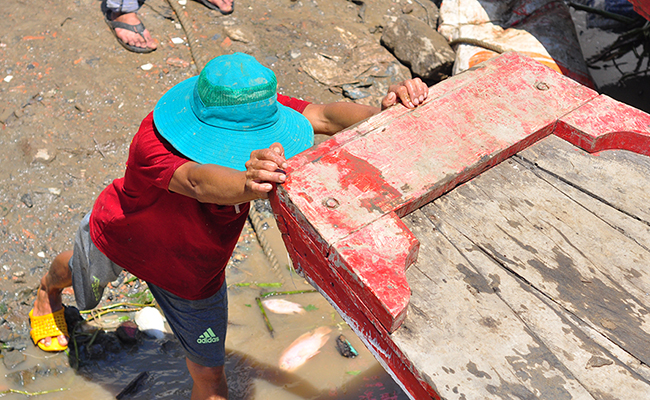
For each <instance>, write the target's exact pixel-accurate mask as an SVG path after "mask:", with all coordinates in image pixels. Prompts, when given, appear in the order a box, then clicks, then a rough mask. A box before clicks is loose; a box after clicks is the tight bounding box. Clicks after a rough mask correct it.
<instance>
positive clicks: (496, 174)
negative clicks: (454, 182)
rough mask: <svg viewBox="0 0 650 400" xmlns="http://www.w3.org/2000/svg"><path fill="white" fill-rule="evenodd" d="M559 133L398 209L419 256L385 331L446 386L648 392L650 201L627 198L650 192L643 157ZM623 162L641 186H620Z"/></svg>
mask: <svg viewBox="0 0 650 400" xmlns="http://www.w3.org/2000/svg"><path fill="white" fill-rule="evenodd" d="M557 141H558V139H557V138H551V137H549V138H547V139H545V140H544V141H542V142H540V143H539V144H537V145H535V146H533V147H531V148H530V149H529V150H527V151H525V152H522V153H520V154H518V155H517V156H515V157H513V158H512V159H511V160H508V161H507V162H505V163H502V164H501V165H499V166H497V167H495V168H493V169H492V170H490V171H487V172H485V173H483V174H482V175H481V176H480V177H477V178H475V179H473V180H472V181H470V182H468V183H466V184H464V185H462V186H460V187H457V188H456V189H455V190H454V191H452V192H450V193H448V194H447V195H445V196H443V197H442V198H440V199H438V200H436V201H434V202H432V203H430V204H429V205H427V206H425V207H423V208H422V213H414V214H412V215H409V216H407V217H404V218H403V220H404V221H405V223H406V224H407V226H409V228H410V229H411V230H412V232H413V233H414V234H415V235H416V237H417V238H418V240H419V241H420V243H421V245H420V257H419V259H418V261H417V262H416V264H415V265H414V266H413V267H412V268H411V269H410V270H409V271H408V272H407V279H408V281H409V284H410V285H411V288H412V289H413V293H412V298H411V306H410V307H409V313H408V316H407V318H406V320H405V321H404V324H403V326H402V328H401V329H400V330H398V331H397V332H395V333H394V334H393V335H392V338H393V341H394V342H395V343H396V344H398V346H399V347H400V349H401V350H402V351H403V352H404V354H406V356H407V357H409V359H411V361H412V362H413V363H414V364H415V365H417V366H418V368H421V370H420V371H421V373H422V374H423V375H424V376H426V377H427V378H428V379H431V381H432V382H434V383H435V388H436V390H438V392H439V393H440V394H441V397H443V398H449V399H451V398H458V399H460V398H468V399H469V398H512V396H517V393H519V394H522V393H530V396H531V397H530V398H544V399H556V398H568V399H571V398H591V397H583V396H585V393H588V395H589V396H592V397H593V398H596V399H611V398H625V399H627V398H630V399H631V398H634V399H637V398H639V399H641V398H647V396H648V394H649V393H650V370H649V369H648V367H647V365H648V361H649V359H648V356H649V355H650V354H649V353H648V349H649V348H650V324H649V317H650V316H649V314H648V311H650V294H649V291H648V290H647V289H648V288H650V286H649V285H650V252H648V248H649V247H650V246H648V245H649V244H650V242H648V239H649V238H650V235H648V234H647V222H646V221H645V220H644V219H643V218H642V217H640V216H639V214H642V213H643V212H644V210H645V209H646V206H645V205H644V204H643V202H642V201H640V199H639V198H637V199H635V200H631V199H628V198H627V197H630V196H631V197H634V196H640V197H641V198H646V199H647V198H648V196H647V194H648V190H650V189H648V188H650V179H649V178H648V177H650V174H647V173H646V171H647V166H648V162H647V159H646V158H645V157H643V156H639V155H635V154H631V153H627V152H623V153H622V154H621V152H618V153H614V152H606V153H603V154H601V155H600V157H594V156H593V155H588V154H585V153H584V152H582V151H578V150H577V149H576V148H575V147H573V146H571V145H568V144H567V145H566V146H563V145H560V146H558V143H557ZM538 155H539V156H540V157H539V159H537V160H536V161H533V160H534V159H535V157H536V156H538ZM536 162H540V163H542V164H544V165H545V166H547V167H549V168H551V169H553V172H548V171H547V170H546V169H545V168H541V167H537V166H536V165H535V163H536ZM586 163H588V164H589V166H590V168H588V169H584V168H583V166H584V165H585V164H586ZM625 173H627V175H629V176H628V177H629V178H630V179H632V180H638V182H637V187H638V191H635V190H633V191H632V192H628V193H627V196H623V197H621V196H620V193H621V190H624V189H626V188H627V189H628V190H629V187H628V184H629V182H628V181H627V179H626V178H620V179H618V180H616V179H615V178H614V177H616V176H618V177H620V176H622V175H626V174H625ZM599 176H603V178H604V182H603V183H605V184H604V185H601V186H599V185H598V184H597V182H598V177H599ZM605 176H607V177H608V178H606V179H605ZM594 182H596V183H595V184H594ZM581 183H584V184H585V185H586V186H585V187H582V186H581ZM590 185H593V186H597V187H596V188H593V187H590ZM591 190H597V193H598V196H594V195H593V193H592V192H591ZM605 199H607V201H603V200H605ZM623 208H625V209H626V211H625V212H622V211H621V210H620V209H623ZM424 216H426V218H425V217H424ZM428 224H429V225H428ZM631 226H634V227H635V228H634V229H631V228H630V227H631ZM487 328H490V329H492V331H491V332H490V330H489V329H487ZM426 343H429V345H427V344H426ZM432 348H433V350H432ZM524 349H528V351H525V350H524ZM533 350H534V352H533ZM513 354H516V355H517V356H515V355H513ZM475 360H479V361H475ZM479 366H480V367H479ZM475 367H476V368H475ZM551 367H552V368H551ZM549 368H550V369H549ZM452 370H453V371H454V372H453V373H451V372H450V371H452ZM422 371H426V372H422ZM477 371H479V372H477ZM481 371H482V373H481ZM490 372H492V373H490ZM477 373H478V375H480V376H477ZM540 373H541V375H536V376H537V378H539V380H538V381H535V379H534V378H533V375H534V374H540ZM531 374H533V375H531ZM488 376H489V377H490V378H492V379H494V377H495V376H498V379H496V380H494V381H493V380H492V379H487V377H488ZM541 376H543V377H546V378H548V380H547V381H544V380H543V379H541V378H540V377H541ZM513 377H515V378H516V379H514V378H513ZM520 379H521V381H519V380H520ZM535 382H536V383H535ZM537 385H539V386H540V387H537ZM576 385H577V386H576ZM497 388H499V389H497ZM580 388H582V389H580ZM488 390H490V392H488V393H489V395H487V394H485V392H486V391H488ZM554 390H555V391H554ZM583 390H584V391H583ZM463 394H464V395H465V397H462V396H463ZM499 396H501V397H499ZM508 396H511V397H508ZM523 398H526V396H524V397H523Z"/></svg>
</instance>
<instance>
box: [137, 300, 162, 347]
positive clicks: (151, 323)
mask: <svg viewBox="0 0 650 400" xmlns="http://www.w3.org/2000/svg"><path fill="white" fill-rule="evenodd" d="M135 323H136V324H137V325H138V329H140V330H141V331H142V332H144V333H146V334H147V335H149V336H151V337H153V338H155V339H162V338H163V337H165V321H164V319H163V316H162V314H161V313H160V311H158V309H157V308H155V307H145V308H143V309H142V310H140V311H138V312H136V313H135Z"/></svg>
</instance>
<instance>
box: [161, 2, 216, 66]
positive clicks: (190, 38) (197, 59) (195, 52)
mask: <svg viewBox="0 0 650 400" xmlns="http://www.w3.org/2000/svg"><path fill="white" fill-rule="evenodd" d="M167 3H169V6H170V7H171V8H172V10H174V14H176V17H178V22H180V24H181V26H182V27H183V30H184V31H185V37H186V38H187V43H188V44H189V45H190V54H191V55H192V59H193V60H194V65H196V68H197V70H198V71H199V73H201V70H202V69H203V67H205V64H207V63H208V61H210V60H208V59H207V58H206V57H205V54H203V51H202V49H201V47H199V45H198V43H199V41H198V39H196V37H195V36H194V30H193V29H192V22H191V21H190V17H189V15H188V14H187V11H185V10H183V9H182V8H181V5H180V4H178V1H176V0H167Z"/></svg>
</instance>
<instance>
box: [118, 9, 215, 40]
mask: <svg viewBox="0 0 650 400" xmlns="http://www.w3.org/2000/svg"><path fill="white" fill-rule="evenodd" d="M222 1H225V0H222ZM109 20H110V21H117V22H122V23H124V24H128V25H138V24H139V23H140V19H139V18H138V15H137V14H136V13H126V14H117V13H111V12H109ZM114 30H115V35H116V36H117V38H118V39H119V40H121V41H122V42H124V43H125V44H127V45H130V46H134V47H138V48H141V49H151V50H155V49H156V48H157V47H158V45H157V44H156V42H155V41H154V40H153V38H152V37H151V34H150V33H149V31H148V30H147V29H145V30H144V31H143V32H142V34H138V33H136V32H134V31H131V30H128V29H124V28H119V27H114Z"/></svg>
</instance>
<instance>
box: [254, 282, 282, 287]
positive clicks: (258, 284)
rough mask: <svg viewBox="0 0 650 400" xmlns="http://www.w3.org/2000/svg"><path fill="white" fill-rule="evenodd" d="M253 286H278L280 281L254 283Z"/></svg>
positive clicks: (280, 284)
mask: <svg viewBox="0 0 650 400" xmlns="http://www.w3.org/2000/svg"><path fill="white" fill-rule="evenodd" d="M255 286H257V287H280V286H282V283H280V282H271V283H256V284H255Z"/></svg>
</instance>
